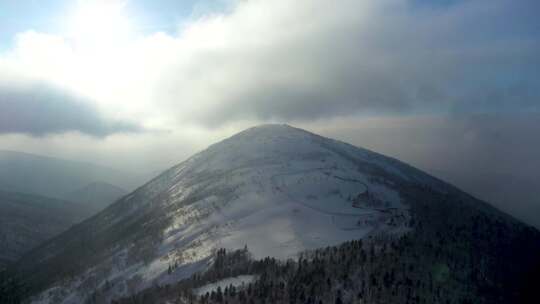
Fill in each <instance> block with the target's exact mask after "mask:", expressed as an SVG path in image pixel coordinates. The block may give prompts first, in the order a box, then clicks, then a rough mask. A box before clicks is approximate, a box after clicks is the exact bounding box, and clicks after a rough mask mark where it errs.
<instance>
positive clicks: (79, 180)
mask: <svg viewBox="0 0 540 304" xmlns="http://www.w3.org/2000/svg"><path fill="white" fill-rule="evenodd" d="M95 182H99V183H107V184H111V185H115V187H119V188H123V189H126V190H129V191H131V190H133V189H135V187H137V186H139V185H141V184H142V183H143V182H144V180H143V179H142V178H141V177H138V176H137V175H136V174H134V173H131V172H130V173H127V172H122V171H119V170H115V169H111V168H107V167H104V166H99V165H95V164H90V163H83V162H75V161H69V160H64V159H58V158H52V157H45V156H39V155H34V154H28V153H22V152H15V151H2V150H0V190H4V191H11V192H21V193H31V194H37V195H43V196H47V197H53V198H59V199H65V196H66V195H67V194H69V193H72V192H75V191H78V190H80V189H81V188H84V187H87V186H88V185H90V184H92V183H95Z"/></svg>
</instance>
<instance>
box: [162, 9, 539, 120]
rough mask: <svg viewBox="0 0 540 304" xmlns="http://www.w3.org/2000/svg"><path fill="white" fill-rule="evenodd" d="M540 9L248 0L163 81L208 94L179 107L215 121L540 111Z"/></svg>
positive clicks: (176, 91)
mask: <svg viewBox="0 0 540 304" xmlns="http://www.w3.org/2000/svg"><path fill="white" fill-rule="evenodd" d="M257 9H258V10H257ZM258 11H264V12H265V14H264V15H261V16H260V18H259V19H256V20H255V21H254V20H253V18H252V19H250V18H247V17H246V16H249V15H250V14H252V13H257V12H258ZM538 11H540V2H538V1H536V0H521V1H507V0H471V1H406V0H396V1H387V0H381V1H348V0H344V1H340V2H339V3H337V2H332V1H319V0H311V1H303V0H299V1H294V3H290V2H289V5H283V1H266V2H265V1H250V2H241V4H239V5H238V8H237V9H236V10H235V11H234V12H233V13H232V14H231V15H228V16H226V17H225V18H224V19H223V20H221V21H220V23H219V27H216V28H215V29H214V28H211V30H209V32H215V31H218V34H216V37H213V36H210V37H201V38H200V39H205V41H206V40H209V41H212V40H218V39H223V40H225V41H231V42H229V43H228V44H227V43H225V44H224V46H219V45H218V46H216V47H212V48H206V49H204V48H203V49H202V51H201V50H199V51H198V52H195V53H193V54H191V56H190V57H189V58H190V60H189V61H188V62H189V63H187V64H186V61H181V63H179V64H178V65H176V66H175V65H174V64H173V65H172V66H171V72H170V75H169V77H167V79H168V80H169V81H168V82H166V83H165V84H164V86H163V87H162V88H161V89H160V90H159V91H160V92H162V93H163V94H169V96H166V97H165V98H164V99H169V100H173V102H172V104H173V107H174V108H176V109H182V110H184V109H185V107H184V106H185V104H182V103H186V102H189V103H191V102H192V101H193V100H196V101H197V107H196V108H194V109H193V110H192V111H189V115H188V116H187V117H186V116H185V115H183V113H184V112H179V113H178V115H179V117H181V119H182V120H184V121H185V120H191V121H195V122H197V123H202V124H205V125H208V126H213V127H215V126H220V125H222V124H225V123H227V122H231V121H235V120H238V119H260V120H278V121H279V120H282V121H291V120H297V121H310V120H313V119H325V118H329V117H336V116H343V115H350V114H367V115H371V114H374V113H375V114H381V113H382V114H390V115H402V114H406V115H410V114H417V113H423V114H425V113H434V114H448V113H452V114H456V113H457V114H459V113H477V112H490V113H492V112H499V113H505V112H516V111H517V112H530V111H540V106H539V98H540V56H539V55H538V54H540V39H539V36H540V19H539V18H538V16H537V13H536V12H538ZM267 19H268V20H267ZM221 28H223V32H219V31H220V30H221ZM201 35H204V33H203V34H201ZM194 96H195V97H196V98H194Z"/></svg>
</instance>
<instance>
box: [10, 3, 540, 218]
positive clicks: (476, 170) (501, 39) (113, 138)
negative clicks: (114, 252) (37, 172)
mask: <svg viewBox="0 0 540 304" xmlns="http://www.w3.org/2000/svg"><path fill="white" fill-rule="evenodd" d="M539 11H540V2H539V1H537V0H519V1H515V0H373V1H368V0H364V1H359V0H339V1H327V0H295V1H290V0H272V1H265V0H243V1H242V0H203V1H195V0H189V1H173V0H154V1H151V0H120V1H115V0H109V1H104V0H95V1H82V0H80V1H60V0H49V1H32V0H17V1H15V0H7V1H1V2H0V149H10V150H18V151H25V152H31V153H36V154H43V155H51V156H57V157H61V158H68V159H75V160H85V161H90V162H95V163H100V164H104V165H108V166H112V167H116V168H119V169H126V170H131V171H138V172H141V173H145V174H148V173H155V172H157V171H159V170H162V169H164V168H166V167H168V166H170V165H173V164H175V163H177V162H179V161H182V160H183V159H185V158H186V157H187V156H189V155H191V154H192V153H194V152H196V151H198V150H201V149H203V148H204V147H206V146H207V145H208V144H211V143H213V142H214V141H216V140H219V139H222V138H223V137H225V136H228V135H231V134H233V133H235V132H237V131H239V130H241V129H243V128H245V127H248V126H251V125H254V124H259V123H266V122H279V123H289V124H292V125H295V126H299V127H303V128H307V129H309V130H311V131H314V132H317V133H321V134H323V135H327V136H332V137H335V138H338V139H342V140H346V141H348V142H351V143H353V144H356V145H359V146H363V147H366V148H370V149H373V150H376V151H378V152H381V153H384V154H387V155H390V156H394V157H397V158H400V159H401V160H404V161H406V162H409V163H411V164H412V165H415V166H417V167H419V168H421V169H424V170H427V171H428V172H430V173H433V174H435V175H437V176H439V177H442V178H444V179H447V180H449V181H451V182H453V183H455V184H457V185H458V186H460V187H462V188H464V189H466V190H468V191H471V192H473V193H474V194H476V195H478V196H480V197H481V198H485V199H489V200H491V201H493V202H494V204H495V205H497V206H499V207H501V208H502V209H504V210H507V211H511V212H512V213H513V214H514V215H516V216H518V217H520V218H522V219H525V220H527V221H528V222H530V223H534V224H536V225H537V226H540V218H536V216H535V214H540V200H539V199H538V197H540V190H538V189H540V181H539V180H540V179H539V176H540V175H539V173H538V172H540V157H538V155H540V99H539V98H540V55H539V54H540V19H538V17H537V15H538V12H539Z"/></svg>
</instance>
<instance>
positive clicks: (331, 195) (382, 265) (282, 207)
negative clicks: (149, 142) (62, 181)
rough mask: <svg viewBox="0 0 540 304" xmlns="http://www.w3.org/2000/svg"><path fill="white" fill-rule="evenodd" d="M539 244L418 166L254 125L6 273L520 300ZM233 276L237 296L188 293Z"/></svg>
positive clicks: (273, 292) (50, 280) (148, 288)
mask: <svg viewBox="0 0 540 304" xmlns="http://www.w3.org/2000/svg"><path fill="white" fill-rule="evenodd" d="M359 240H361V241H359ZM539 256H540V232H538V230H536V229H534V228H532V227H529V226H527V225H525V224H522V223H520V222H519V221H517V220H516V219H514V218H512V217H511V216H509V215H507V214H505V213H503V212H501V211H499V210H497V209H495V208H493V207H492V206H490V205H489V204H487V203H485V202H482V201H480V200H477V199H476V198H474V197H472V196H470V195H468V194H466V193H464V192H463V191H461V190H459V189H457V188H455V187H453V186H451V185H449V184H447V183H445V182H443V181H441V180H438V179H436V178H434V177H432V176H430V175H428V174H426V173H424V172H422V171H420V170H418V169H415V168H413V167H411V166H409V165H407V164H405V163H403V162H400V161H398V160H396V159H392V158H389V157H386V156H383V155H380V154H377V153H375V152H372V151H369V150H366V149H362V148H359V147H355V146H352V145H349V144H346V143H343V142H340V141H336V140H333V139H329V138H324V137H321V136H318V135H316V134H312V133H309V132H307V131H304V130H301V129H297V128H293V127H290V126H287V125H263V126H259V127H254V128H251V129H248V130H245V131H243V132H241V133H239V134H236V135H234V136H232V137H230V138H228V139H225V140H223V141H221V142H219V143H217V144H214V145H212V146H210V147H209V148H208V149H206V150H204V151H202V152H200V153H198V154H196V155H194V156H192V157H191V158H189V159H188V160H186V161H184V162H182V163H180V164H178V165H177V166H174V167H173V168H171V169H169V170H167V171H166V172H164V173H163V174H161V175H160V176H158V177H156V178H154V179H153V180H151V181H149V182H148V183H146V184H145V185H143V186H141V187H139V188H138V189H137V190H135V191H133V192H132V193H130V194H128V195H126V196H124V197H122V198H120V199H118V200H117V201H116V202H115V203H113V204H112V205H110V206H109V207H107V208H106V209H105V210H103V211H101V212H99V213H98V214H97V215H95V216H93V217H92V218H90V219H88V220H85V221H84V222H82V223H81V224H78V225H75V226H74V227H72V228H71V229H69V230H68V231H66V232H64V233H61V234H60V235H59V236H57V237H55V238H53V239H52V240H49V241H47V242H46V243H44V244H43V245H41V246H39V247H37V248H35V249H34V250H32V251H31V252H30V253H28V254H26V255H24V256H23V258H22V259H20V260H19V261H18V262H17V263H16V264H15V265H13V266H12V267H11V268H10V270H11V271H12V272H13V273H15V274H16V275H15V277H16V278H17V279H18V280H20V281H21V282H22V283H23V284H24V285H25V286H26V287H28V288H29V291H30V293H31V295H32V297H31V298H29V299H30V300H31V301H32V302H34V303H65V304H67V303H84V302H87V303H110V302H111V301H112V300H120V301H122V303H124V302H125V303H175V302H178V303H189V302H193V303H224V302H223V301H225V300H226V301H228V302H229V303H248V302H249V303H320V302H323V303H329V302H332V303H452V304H454V303H459V304H463V303H524V300H523V299H524V297H525V296H524V295H525V294H526V292H525V291H524V290H523V288H524V286H526V285H527V284H529V283H528V282H530V281H531V278H532V277H534V276H532V275H531V273H536V274H538V273H540V272H538V271H537V270H538V269H540V268H539V267H540V264H539V259H538V257H539ZM266 257H271V258H266ZM287 259H291V260H289V262H287ZM534 271H536V272H534ZM242 275H243V278H249V280H251V281H250V285H249V288H248V287H247V286H244V287H243V288H245V290H242V293H241V294H242V296H241V298H240V296H239V294H240V293H239V292H238V290H235V291H234V292H233V293H231V292H230V290H231V289H228V291H225V292H224V291H222V290H219V291H216V292H212V294H211V295H208V296H206V297H205V296H204V295H198V296H195V295H194V294H193V291H194V288H199V287H200V288H202V290H209V288H210V287H205V288H203V287H204V286H203V285H205V284H208V283H214V282H215V281H216V280H218V279H224V280H225V282H236V281H238V280H237V279H233V278H232V277H233V276H242ZM526 283H527V284H526ZM206 286H219V284H213V285H206ZM238 288H239V290H240V288H242V287H241V286H239V287H238ZM198 290H201V289H198ZM248 300H249V301H248ZM319 301H320V302H319Z"/></svg>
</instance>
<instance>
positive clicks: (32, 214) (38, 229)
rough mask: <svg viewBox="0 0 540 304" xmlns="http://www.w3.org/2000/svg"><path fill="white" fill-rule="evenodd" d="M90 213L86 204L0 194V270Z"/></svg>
mask: <svg viewBox="0 0 540 304" xmlns="http://www.w3.org/2000/svg"><path fill="white" fill-rule="evenodd" d="M92 212H93V211H92V209H91V208H90V207H89V206H86V205H75V204H73V203H72V202H67V201H61V200H58V199H52V198H48V197H43V196H38V195H32V194H24V193H14V192H4V191H0V244H1V246H0V268H1V267H2V264H4V263H6V264H7V263H8V262H14V261H16V260H17V259H18V258H20V257H21V256H22V255H23V254H24V253H26V252H27V251H28V250H30V249H32V248H34V247H35V246H37V245H39V244H41V243H42V242H44V241H46V240H48V239H50V238H52V237H53V236H55V235H57V234H58V233H60V232H63V231H65V230H67V229H68V228H69V227H70V226H72V225H73V224H76V223H78V222H80V221H81V220H83V219H84V218H86V217H88V216H90V215H91V214H92Z"/></svg>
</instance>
